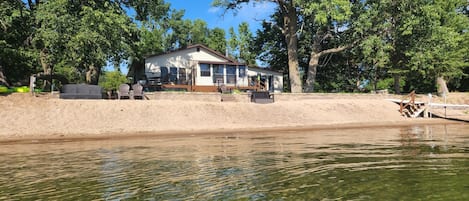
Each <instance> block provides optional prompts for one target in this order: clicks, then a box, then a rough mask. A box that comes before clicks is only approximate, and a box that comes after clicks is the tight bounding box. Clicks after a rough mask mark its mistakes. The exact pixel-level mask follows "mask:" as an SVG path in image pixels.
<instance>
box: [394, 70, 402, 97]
mask: <svg viewBox="0 0 469 201" xmlns="http://www.w3.org/2000/svg"><path fill="white" fill-rule="evenodd" d="M400 79H401V76H400V75H398V74H395V75H394V93H396V94H400V93H401V82H400Z"/></svg>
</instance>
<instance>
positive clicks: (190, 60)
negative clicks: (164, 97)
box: [145, 47, 227, 77]
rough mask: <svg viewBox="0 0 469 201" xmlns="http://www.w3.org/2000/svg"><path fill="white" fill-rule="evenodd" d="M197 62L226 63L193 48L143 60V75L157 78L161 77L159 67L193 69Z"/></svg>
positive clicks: (202, 50) (210, 54)
mask: <svg viewBox="0 0 469 201" xmlns="http://www.w3.org/2000/svg"><path fill="white" fill-rule="evenodd" d="M197 61H211V62H227V60H225V59H223V58H220V57H218V56H217V55H215V54H213V53H211V52H208V51H206V50H204V49H202V48H200V51H197V48H195V47H194V48H190V49H186V50H180V51H176V52H171V53H168V54H162V55H157V56H153V57H149V58H147V59H146V60H145V74H146V75H147V77H159V76H161V72H160V68H159V67H161V66H164V67H180V68H187V69H190V68H191V67H195V65H196V64H197ZM198 72H199V71H198ZM198 75H200V74H198Z"/></svg>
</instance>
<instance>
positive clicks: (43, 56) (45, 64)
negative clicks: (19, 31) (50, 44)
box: [39, 48, 52, 74]
mask: <svg viewBox="0 0 469 201" xmlns="http://www.w3.org/2000/svg"><path fill="white" fill-rule="evenodd" d="M48 57H49V52H48V51H47V49H46V48H43V49H41V52H40V53H39V58H40V62H41V66H42V71H43V72H44V74H50V73H51V71H52V69H51V67H50V63H49V58H48Z"/></svg>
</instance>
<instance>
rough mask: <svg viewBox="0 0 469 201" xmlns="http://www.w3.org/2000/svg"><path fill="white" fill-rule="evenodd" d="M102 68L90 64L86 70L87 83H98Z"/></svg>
mask: <svg viewBox="0 0 469 201" xmlns="http://www.w3.org/2000/svg"><path fill="white" fill-rule="evenodd" d="M99 73H100V69H99V68H96V67H95V66H94V65H90V66H89V67H88V70H87V71H86V83H88V84H93V85H97V84H98V81H99Z"/></svg>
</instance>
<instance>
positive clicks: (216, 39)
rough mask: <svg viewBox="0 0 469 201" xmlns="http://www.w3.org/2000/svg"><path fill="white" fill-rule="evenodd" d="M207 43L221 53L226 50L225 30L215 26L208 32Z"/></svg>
mask: <svg viewBox="0 0 469 201" xmlns="http://www.w3.org/2000/svg"><path fill="white" fill-rule="evenodd" d="M207 45H208V47H209V48H212V49H214V50H216V51H218V52H220V53H224V52H225V51H226V39H225V30H224V29H221V28H214V29H212V30H211V31H210V33H209V34H208V39H207Z"/></svg>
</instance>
